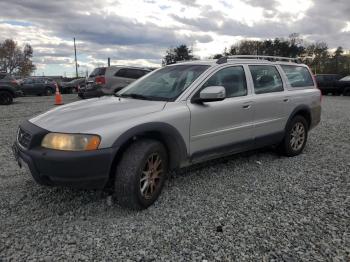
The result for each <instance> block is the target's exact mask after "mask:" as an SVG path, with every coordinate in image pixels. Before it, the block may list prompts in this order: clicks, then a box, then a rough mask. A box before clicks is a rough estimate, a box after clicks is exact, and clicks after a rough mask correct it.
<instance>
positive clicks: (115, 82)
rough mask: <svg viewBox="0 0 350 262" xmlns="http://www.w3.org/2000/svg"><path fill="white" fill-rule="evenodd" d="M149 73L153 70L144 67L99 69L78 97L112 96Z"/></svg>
mask: <svg viewBox="0 0 350 262" xmlns="http://www.w3.org/2000/svg"><path fill="white" fill-rule="evenodd" d="M149 72H151V70H149V69H146V68H142V67H130V66H110V67H97V68H95V70H94V71H92V72H91V74H90V75H89V78H88V80H87V83H86V88H81V89H80V90H79V93H78V95H79V96H80V97H81V98H89V97H99V96H103V95H112V94H115V93H116V92H118V91H120V90H121V89H122V88H124V87H126V86H127V85H129V84H130V83H132V82H134V81H135V80H136V79H139V78H140V77H143V76H144V75H146V74H148V73H149Z"/></svg>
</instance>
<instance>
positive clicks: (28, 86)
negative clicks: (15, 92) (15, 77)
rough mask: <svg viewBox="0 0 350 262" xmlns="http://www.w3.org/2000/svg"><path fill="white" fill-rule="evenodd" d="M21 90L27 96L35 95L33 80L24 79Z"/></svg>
mask: <svg viewBox="0 0 350 262" xmlns="http://www.w3.org/2000/svg"><path fill="white" fill-rule="evenodd" d="M21 90H22V91H23V93H24V94H26V95H31V94H33V93H34V81H33V79H32V78H27V79H24V80H23V82H22V85H21Z"/></svg>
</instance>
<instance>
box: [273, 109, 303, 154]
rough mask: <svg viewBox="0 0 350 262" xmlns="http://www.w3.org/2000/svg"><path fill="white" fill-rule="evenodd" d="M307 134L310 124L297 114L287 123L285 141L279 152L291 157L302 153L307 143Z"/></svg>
mask: <svg viewBox="0 0 350 262" xmlns="http://www.w3.org/2000/svg"><path fill="white" fill-rule="evenodd" d="M307 135H308V124H307V121H306V119H305V118H304V117H302V116H300V115H297V116H295V117H294V118H293V119H292V120H291V121H290V123H288V125H287V128H286V133H285V136H284V138H283V141H282V142H281V144H280V145H279V147H278V149H279V152H280V153H281V154H283V155H285V156H289V157H291V156H297V155H299V154H301V152H303V150H304V147H305V145H306V141H307ZM293 138H294V140H293ZM293 141H294V142H293Z"/></svg>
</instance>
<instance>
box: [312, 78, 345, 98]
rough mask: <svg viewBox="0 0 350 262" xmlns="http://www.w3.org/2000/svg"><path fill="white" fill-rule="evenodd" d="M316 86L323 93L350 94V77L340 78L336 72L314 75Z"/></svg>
mask: <svg viewBox="0 0 350 262" xmlns="http://www.w3.org/2000/svg"><path fill="white" fill-rule="evenodd" d="M316 81H317V85H318V88H319V89H320V90H321V92H322V94H323V95H327V94H329V93H331V94H332V95H341V94H343V95H345V96H348V95H350V77H343V78H341V77H340V75H337V74H320V75H316Z"/></svg>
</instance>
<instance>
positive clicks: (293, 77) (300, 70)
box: [281, 65, 314, 87]
mask: <svg viewBox="0 0 350 262" xmlns="http://www.w3.org/2000/svg"><path fill="white" fill-rule="evenodd" d="M281 67H282V70H283V71H284V73H285V74H286V76H287V78H288V82H289V84H290V86H291V87H308V86H313V85H314V81H313V80H312V76H311V74H310V71H309V70H308V69H307V68H306V67H303V66H294V65H281Z"/></svg>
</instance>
